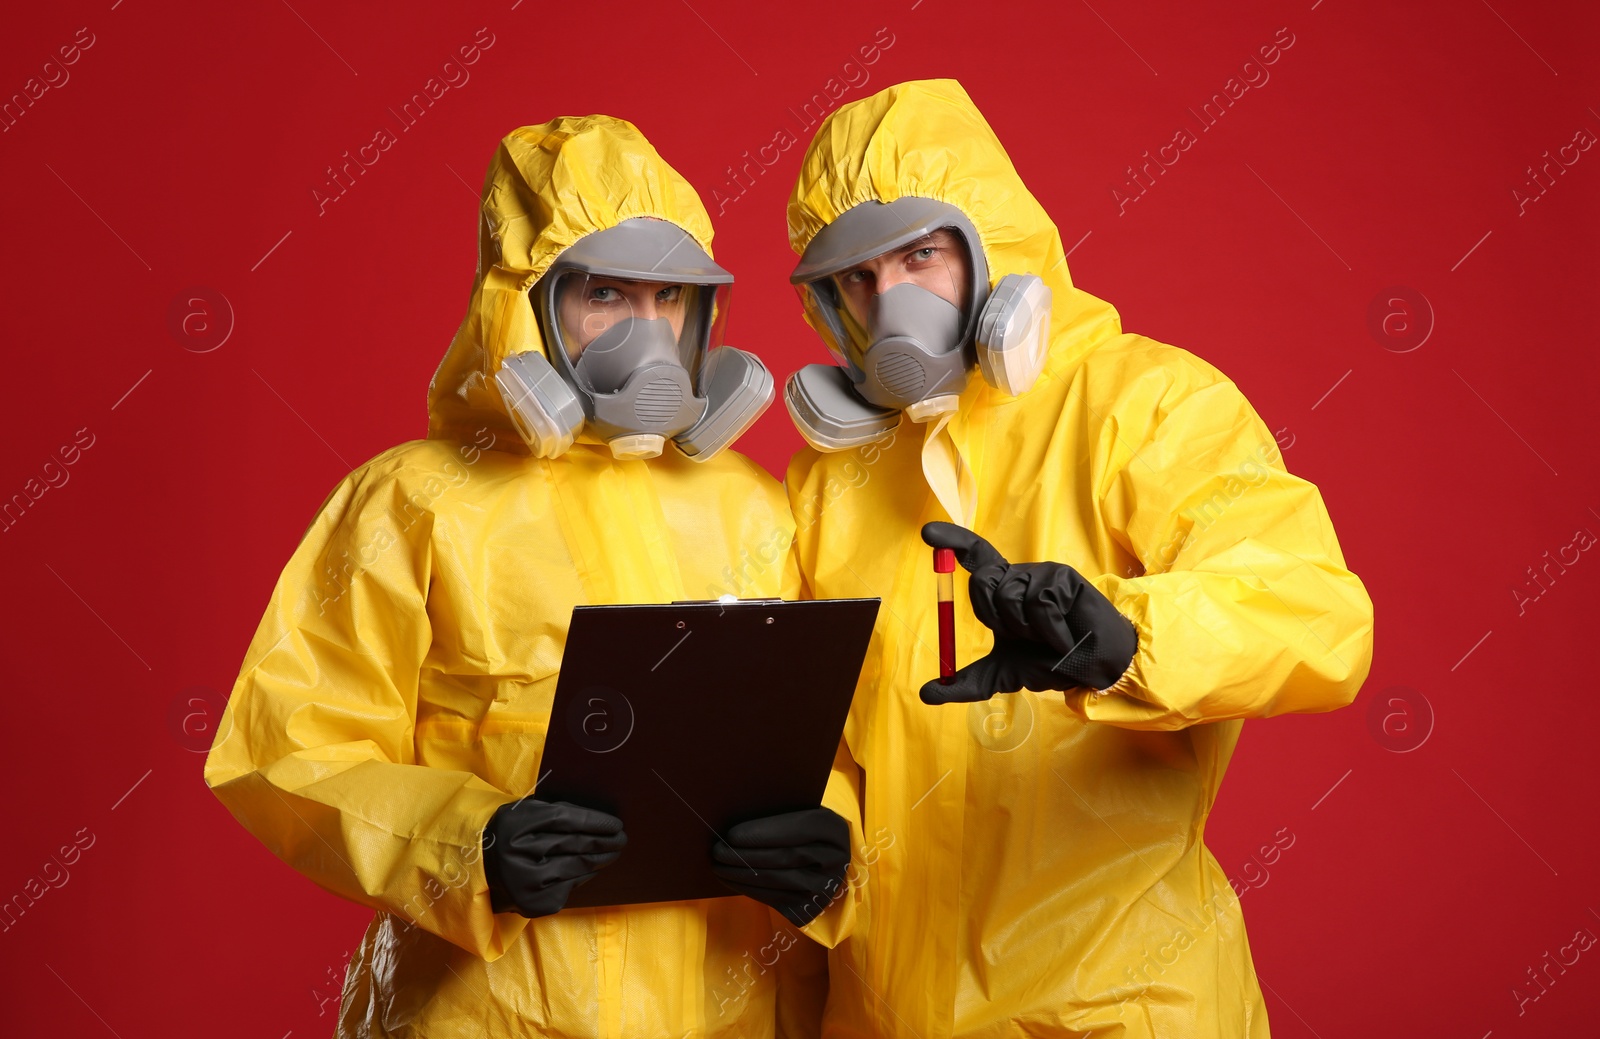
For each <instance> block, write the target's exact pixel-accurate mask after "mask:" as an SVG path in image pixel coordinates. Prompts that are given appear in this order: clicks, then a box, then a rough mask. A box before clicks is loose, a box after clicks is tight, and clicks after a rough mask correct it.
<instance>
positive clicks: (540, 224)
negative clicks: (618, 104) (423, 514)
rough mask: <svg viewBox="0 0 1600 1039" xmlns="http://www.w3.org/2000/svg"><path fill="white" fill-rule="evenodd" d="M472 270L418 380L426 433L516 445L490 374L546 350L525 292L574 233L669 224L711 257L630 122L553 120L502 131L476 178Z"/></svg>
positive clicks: (689, 199) (678, 186) (697, 222)
mask: <svg viewBox="0 0 1600 1039" xmlns="http://www.w3.org/2000/svg"><path fill="white" fill-rule="evenodd" d="M481 212H482V220H481V222H480V225H479V229H478V273H477V277H476V278H475V279H474V280H473V284H472V300H471V302H470V303H469V304H468V306H467V316H466V318H465V319H464V320H463V321H462V322H461V327H460V329H459V330H457V332H456V336H455V339H454V340H453V341H452V342H451V344H450V349H449V350H448V351H446V353H445V355H444V360H443V361H441V362H440V363H439V370H438V371H436V372H435V373H434V376H433V382H432V383H431V384H430V385H429V387H428V436H429V437H430V438H446V439H460V440H467V439H472V438H473V437H474V435H475V434H476V432H477V431H478V430H480V429H483V428H485V427H487V428H488V429H490V430H492V431H494V432H495V433H496V434H501V435H497V436H496V438H495V442H496V444H497V445H508V446H509V445H520V444H521V443H522V438H521V436H520V434H518V433H517V430H516V427H515V426H514V425H513V424H512V422H511V418H510V416H509V415H507V414H506V411H505V408H504V406H503V405H502V403H501V400H500V393H499V391H498V390H497V389H496V388H495V385H494V374H495V372H496V371H498V370H499V368H500V364H501V362H502V361H504V360H505V359H506V357H508V356H510V355H512V354H517V353H522V352H523V351H525V350H537V351H539V352H540V353H544V352H545V346H544V343H543V341H542V338H541V336H540V334H539V325H538V322H537V321H536V320H535V318H534V312H533V305H532V303H531V302H530V300H529V298H528V290H529V289H530V288H532V287H533V284H534V282H536V281H538V280H539V278H540V277H541V276H543V274H544V272H545V271H547V270H549V269H550V265H551V264H553V263H555V261H556V259H557V258H558V257H559V256H560V255H561V253H562V251H563V250H565V249H566V248H567V247H568V246H570V245H572V244H573V243H574V242H576V241H577V240H578V239H580V238H582V237H583V236H584V235H587V234H591V233H593V232H595V231H603V230H605V229H606V228H609V227H615V226H616V225H617V224H620V223H621V222H622V221H624V220H629V219H632V218H633V217H656V218H657V219H660V220H667V221H670V222H672V223H674V224H676V225H677V226H678V227H680V228H682V229H683V230H684V231H685V232H687V233H688V234H689V236H690V237H692V238H693V239H694V240H695V242H696V244H698V245H699V246H700V248H702V249H704V250H705V251H706V254H707V255H711V218H710V217H709V216H707V215H706V210H705V206H704V205H702V204H701V202H700V196H699V195H697V194H696V193H695V190H694V188H692V187H690V186H689V182H688V181H686V180H684V179H683V177H682V176H680V175H679V174H678V171H677V170H674V169H673V168H672V167H671V166H668V165H667V163H666V161H665V160H664V159H662V158H661V156H660V155H658V154H657V153H656V150H655V148H653V147H651V145H650V142H649V141H647V140H645V139H644V135H643V134H641V133H640V132H639V131H638V129H637V128H636V127H634V125H633V124H632V123H630V122H627V121H626V120H623V119H613V118H612V117H610V116H604V115H591V116H581V117H580V116H562V117H561V118H559V119H552V120H551V121H550V122H548V123H541V124H540V125H538V126H523V127H519V128H518V129H516V130H513V131H512V132H511V133H509V134H507V135H506V137H505V139H504V140H502V141H501V142H500V147H499V148H498V149H497V150H496V151H495V155H494V159H493V161H492V162H490V163H489V172H488V174H487V175H486V176H485V177H484V182H483V205H482V207H481Z"/></svg>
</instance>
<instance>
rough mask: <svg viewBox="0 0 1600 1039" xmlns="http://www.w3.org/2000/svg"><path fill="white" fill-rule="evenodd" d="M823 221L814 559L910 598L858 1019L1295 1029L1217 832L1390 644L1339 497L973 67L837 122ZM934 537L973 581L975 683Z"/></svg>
mask: <svg viewBox="0 0 1600 1039" xmlns="http://www.w3.org/2000/svg"><path fill="white" fill-rule="evenodd" d="M789 235H790V241H791V244H792V245H793V247H794V249H795V251H796V252H797V253H800V254H801V261H800V265H799V267H797V268H796V271H795V274H794V281H795V282H796V284H797V286H798V287H799V288H800V291H801V294H802V299H803V301H804V306H805V312H806V316H807V319H808V320H809V321H810V323H811V324H812V325H813V326H814V327H815V328H816V330H817V331H818V332H819V333H820V334H821V335H822V336H823V338H824V340H825V341H826V342H827V344H828V345H829V347H830V349H831V350H832V351H833V353H834V355H835V360H836V361H837V363H838V366H837V367H831V366H823V365H813V366H809V367H807V368H805V369H802V370H801V371H800V372H798V373H796V375H795V376H794V377H793V378H792V379H791V380H790V383H789V385H788V387H787V389H786V400H787V403H788V405H789V409H790V413H791V415H792V416H793V417H794V419H795V421H796V424H797V425H798V426H799V427H800V428H801V431H802V432H803V433H804V434H805V436H806V437H807V439H808V440H809V441H811V443H812V445H813V447H812V448H811V449H807V450H802V451H801V452H800V453H799V454H798V455H797V456H796V457H795V459H794V461H793V463H792V464H791V466H790V469H789V474H788V490H789V496H790V503H791V506H792V507H793V509H794V513H795V518H796V522H797V526H798V531H797V535H796V546H797V553H798V557H799V561H800V569H801V574H802V578H803V580H804V582H805V585H806V586H807V589H808V591H809V593H810V594H812V595H814V596H817V597H820V598H830V597H838V596H865V595H881V596H882V597H883V599H884V609H883V610H882V611H881V612H880V614H879V619H878V624H877V630H876V632H875V633H874V637H873V642H872V646H871V649H870V650H869V652H868V656H867V660H866V665H865V667H864V669H863V673H862V679H861V683H860V685H859V687H858V689H857V691H856V699H855V704H854V707H853V709H852V713H851V716H850V720H849V723H848V725H847V727H846V731H845V737H846V742H847V744H848V750H849V758H850V759H851V760H849V761H842V763H841V768H840V769H839V770H838V774H837V775H836V777H835V778H836V783H835V787H836V791H837V789H838V788H848V787H853V789H854V790H855V792H856V800H857V804H858V805H859V811H860V816H859V817H858V818H857V819H854V820H852V825H853V826H855V827H857V828H858V832H859V833H861V834H862V835H863V836H864V837H865V838H866V840H867V842H868V843H869V844H870V846H871V848H872V849H873V855H872V858H871V860H870V861H864V860H862V859H860V858H858V860H857V861H856V862H855V863H853V864H852V866H851V870H850V873H851V876H850V880H851V883H850V884H849V886H848V888H847V889H846V891H845V893H844V894H843V895H842V897H841V898H839V899H838V901H837V902H836V903H835V905H834V906H833V907H832V908H830V909H829V910H828V911H827V912H826V913H825V914H823V915H822V916H821V917H819V918H818V919H817V920H816V921H814V922H813V923H812V924H811V925H810V927H809V929H808V933H809V934H811V935H813V936H814V937H816V938H817V939H818V940H819V941H821V942H823V943H825V944H827V945H830V946H834V948H833V951H832V953H831V959H830V970H829V975H830V984H831V988H832V991H831V993H830V996H829V1002H828V1008H827V1016H826V1019H825V1027H824V1035H827V1036H878V1037H881V1036H906V1037H917V1039H944V1037H949V1036H984V1037H1000V1036H1019V1037H1020V1036H1029V1037H1038V1036H1089V1035H1095V1036H1122V1037H1129V1039H1132V1037H1139V1039H1149V1037H1158V1036H1159V1037H1162V1039H1173V1037H1178V1036H1182V1037H1186V1039H1197V1037H1205V1039H1239V1037H1242V1036H1250V1037H1263V1036H1266V1035H1267V1034H1268V1033H1267V1018H1266V1012H1265V1007H1264V1005H1263V1003H1262V998H1261V992H1260V989H1259V988H1258V986H1257V982H1256V978H1255V972H1254V969H1253V967H1252V964H1251V959H1250V951H1249V947H1248V944H1247V942H1246V938H1245V930H1244V922H1243V918H1242V916H1241V914H1240V908H1239V902H1238V899H1237V897H1236V896H1235V894H1234V892H1233V891H1232V890H1231V889H1230V886H1229V883H1228V880H1227V878H1226V877H1225V876H1224V874H1223V871H1222V870H1221V869H1220V868H1219V866H1218V864H1217V862H1216V860H1215V859H1214V858H1213V857H1212V855H1211V854H1210V852H1208V851H1207V850H1206V847H1205V845H1204V844H1203V842H1202V839H1203V835H1204V830H1205V821H1206V817H1207V814H1208V813H1209V812H1210V810H1211V806H1212V803H1213V801H1214V799H1215V797H1216V793H1217V789H1218V787H1219V785H1220V784H1221V782H1222V777H1223V772H1224V770H1225V769H1226V767H1227V764H1228V760H1229V758H1230V756H1231V755H1232V753H1233V750H1234V746H1235V744H1236V743H1237V741H1238V739H1239V732H1240V728H1241V725H1242V722H1241V719H1244V718H1251V717H1264V716H1268V715H1274V714H1281V713H1284V712H1289V711H1324V710H1330V709H1332V708H1336V707H1339V706H1341V705H1344V704H1346V703H1348V702H1349V701H1350V700H1351V699H1352V698H1353V697H1354V696H1355V694H1356V691H1357V689H1358V688H1359V687H1360V685H1361V682H1362V681H1363V679H1364V678H1365V676H1366V674H1367V670H1368V667H1369V665H1370V659H1371V638H1372V606H1371V602H1370V600H1369V599H1368V597H1367V594H1366V592H1365V590H1364V589H1363V587H1362V585H1361V582H1360V581H1359V580H1358V579H1357V578H1356V577H1355V575H1353V574H1352V573H1350V571H1349V570H1348V569H1346V567H1345V564H1344V559H1343V557H1342V555H1341V553H1340V550H1339V545H1338V542H1337V540H1336V539H1335V537H1334V532H1333V528H1332V525H1331V523H1330V521H1329V518H1328V513H1327V511H1326V509H1325V508H1324V506H1323V503H1322V499H1321V497H1320V495H1319V494H1318V492H1317V489H1316V488H1315V487H1314V486H1312V485H1311V484H1310V483H1307V482H1306V481H1305V480H1302V479H1299V478H1297V477H1295V476H1292V475H1290V474H1289V473H1288V472H1286V471H1285V469H1284V467H1283V461H1282V458H1281V456H1280V454H1279V452H1278V450H1277V447H1276V445H1275V443H1274V441H1273V437H1272V435H1271V434H1270V433H1269V432H1268V430H1267V428H1266V427H1265V426H1264V425H1263V423H1262V422H1261V420H1260V419H1259V418H1258V417H1257V415H1256V414H1255V412H1254V411H1253V410H1252V409H1251V407H1250V405H1249V403H1248V402H1247V401H1246V400H1245V398H1244V396H1243V395H1242V394H1241V393H1240V392H1239V390H1238V389H1237V388H1236V387H1235V386H1234V385H1233V384H1232V383H1231V382H1229V381H1228V379H1227V378H1226V377H1224V376H1223V375H1222V374H1221V373H1219V372H1218V371H1217V370H1216V369H1215V368H1213V367H1211V366H1210V365H1208V364H1206V363H1205V362H1204V361H1201V360H1200V359H1198V358H1196V357H1194V356H1193V355H1191V354H1189V353H1186V352H1184V351H1182V350H1179V349H1177V348H1174V347H1171V346H1166V345H1163V344H1161V343H1157V342H1155V341H1153V340H1150V339H1147V338H1144V337H1142V336H1138V335H1131V334H1127V333H1124V332H1123V331H1122V329H1121V325H1120V319H1119V318H1118V315H1117V312H1116V311H1115V310H1114V309H1113V308H1112V307H1111V306H1110V305H1109V304H1107V303H1105V302H1104V301H1102V300H1099V299H1096V298H1095V297H1094V296H1092V295H1090V294H1089V293H1087V292H1083V291H1081V290H1079V289H1077V288H1075V287H1074V286H1073V284H1072V281H1071V279H1070V278H1069V276H1068V273H1067V266H1066V262H1065V256H1064V254H1063V252H1062V246H1061V240H1060V237H1059V235H1058V234H1057V231H1056V228H1055V226H1054V225H1053V224H1052V223H1051V221H1050V219H1049V217H1048V216H1046V214H1045V212H1044V211H1043V209H1042V208H1041V207H1040V206H1039V204H1038V203H1037V202H1036V201H1035V199H1034V198H1033V196H1032V195H1031V194H1029V192H1028V190H1027V188H1026V187H1025V186H1024V185H1023V183H1022V181H1021V180H1020V178H1019V177H1018V176H1017V173H1016V171H1015V170H1014V169H1013V167H1012V165H1011V163H1010V160H1009V159H1008V158H1007V157H1006V154H1005V152H1004V150H1003V149H1002V148H1001V145H1000V142H999V141H998V140H997V139H996V137H995V135H994V133H993V131H992V130H991V129H990V128H989V126H988V124H987V123H986V122H985V121H984V119H983V117H982V116H981V115H980V113H979V112H978V111H977V109H976V108H975V107H974V106H973V104H972V102H971V100H970V99H969V98H968V97H967V95H966V93H965V92H964V91H963V90H962V89H961V87H960V86H959V84H957V83H955V82H953V81H949V80H943V81H929V82H917V83H906V84H901V85H898V86H894V87H890V88H889V89H887V90H884V91H883V92H881V93H879V94H877V95H875V96H873V97H869V98H865V99H863V100H861V101H858V102H855V103H853V104H849V105H845V106H843V107H842V108H840V109H839V110H837V111H836V112H834V113H833V114H832V115H831V116H830V117H829V118H828V119H827V120H825V121H824V123H823V124H822V126H821V127H820V128H819V129H818V131H817V135H816V138H815V139H814V140H813V141H812V143H811V146H810V148H809V149H808V151H807V153H806V156H805V161H804V164H803V167H802V170H801V173H800V177H799V181H798V183H797V185H796V187H795V190H794V194H793V196H792V198H791V200H790V203H789ZM974 368H976V369H977V370H976V371H974ZM902 416H905V417H904V418H903V417H902ZM951 521H953V523H952V522H951ZM919 532H920V534H921V536H919ZM930 544H931V545H935V546H942V547H944V548H947V549H950V550H952V552H951V554H952V555H954V556H955V558H956V560H959V561H960V562H961V563H962V564H963V565H965V566H966V567H967V569H969V570H971V571H972V575H971V577H970V579H969V581H966V582H956V585H957V587H956V595H955V599H956V602H955V622H956V623H955V627H956V632H957V642H956V646H955V650H956V656H957V658H958V663H961V664H964V665H966V666H964V667H962V668H961V669H960V670H959V671H957V672H956V673H955V675H954V676H953V677H952V678H951V680H950V681H949V682H948V683H945V682H942V681H941V680H940V679H939V677H938V676H939V675H940V663H941V662H940V658H939V638H938V624H937V619H936V601H937V590H936V585H935V574H934V572H933V565H932V564H933V559H932V558H931V557H932V555H933V553H931V552H930V549H929V545H930ZM1008 561H1015V562H1008ZM1024 561H1026V562H1024ZM947 565H948V564H947ZM963 586H965V587H963ZM919 694H920V695H919ZM830 803H834V804H836V805H840V806H842V805H843V804H845V803H846V802H830Z"/></svg>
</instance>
